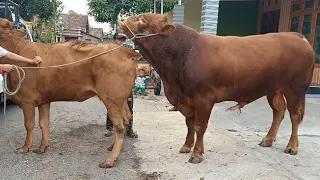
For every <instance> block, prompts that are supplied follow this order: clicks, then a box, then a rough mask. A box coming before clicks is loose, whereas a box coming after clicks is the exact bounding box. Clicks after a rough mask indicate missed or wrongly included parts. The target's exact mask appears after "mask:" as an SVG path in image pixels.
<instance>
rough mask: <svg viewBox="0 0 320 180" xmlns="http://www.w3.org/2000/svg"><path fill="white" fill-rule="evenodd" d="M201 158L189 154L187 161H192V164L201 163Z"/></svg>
mask: <svg viewBox="0 0 320 180" xmlns="http://www.w3.org/2000/svg"><path fill="white" fill-rule="evenodd" d="M202 160H203V157H195V156H193V155H192V156H191V157H190V159H189V163H192V164H199V163H201V162H202Z"/></svg>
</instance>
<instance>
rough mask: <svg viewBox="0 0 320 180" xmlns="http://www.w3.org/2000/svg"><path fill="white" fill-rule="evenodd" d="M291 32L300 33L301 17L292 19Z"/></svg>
mask: <svg viewBox="0 0 320 180" xmlns="http://www.w3.org/2000/svg"><path fill="white" fill-rule="evenodd" d="M290 31H291V32H298V31H299V17H293V18H291V26H290Z"/></svg>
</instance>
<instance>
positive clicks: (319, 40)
mask: <svg viewBox="0 0 320 180" xmlns="http://www.w3.org/2000/svg"><path fill="white" fill-rule="evenodd" d="M315 29H316V32H315V35H314V43H313V50H314V54H315V58H316V59H315V62H316V63H320V13H317V20H316V28H315Z"/></svg>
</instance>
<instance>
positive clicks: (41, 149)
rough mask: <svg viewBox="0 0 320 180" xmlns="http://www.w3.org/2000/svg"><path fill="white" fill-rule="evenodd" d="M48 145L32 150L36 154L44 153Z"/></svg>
mask: <svg viewBox="0 0 320 180" xmlns="http://www.w3.org/2000/svg"><path fill="white" fill-rule="evenodd" d="M48 147H49V146H45V147H44V148H38V149H35V150H33V152H34V153H36V154H44V153H46V152H47V149H48Z"/></svg>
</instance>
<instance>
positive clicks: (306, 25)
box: [302, 14, 312, 39]
mask: <svg viewBox="0 0 320 180" xmlns="http://www.w3.org/2000/svg"><path fill="white" fill-rule="evenodd" d="M311 20H312V14H306V15H304V16H303V24H302V35H304V36H305V37H306V38H307V39H309V36H310V31H311Z"/></svg>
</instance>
